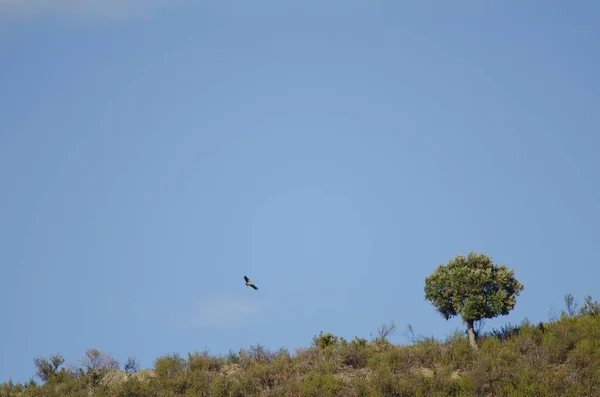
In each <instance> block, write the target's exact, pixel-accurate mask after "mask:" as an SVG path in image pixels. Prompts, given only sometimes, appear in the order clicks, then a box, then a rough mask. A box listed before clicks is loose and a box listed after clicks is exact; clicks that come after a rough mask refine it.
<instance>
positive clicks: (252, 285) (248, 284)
mask: <svg viewBox="0 0 600 397" xmlns="http://www.w3.org/2000/svg"><path fill="white" fill-rule="evenodd" d="M244 280H246V285H247V286H248V287H252V288H254V289H258V287H257V286H256V285H254V284H253V283H252V281H250V279H249V278H248V277H247V276H244Z"/></svg>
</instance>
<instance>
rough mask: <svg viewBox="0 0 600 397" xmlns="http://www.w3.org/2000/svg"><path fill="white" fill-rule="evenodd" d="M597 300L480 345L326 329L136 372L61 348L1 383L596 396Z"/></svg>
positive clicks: (110, 394)
mask: <svg viewBox="0 0 600 397" xmlns="http://www.w3.org/2000/svg"><path fill="white" fill-rule="evenodd" d="M594 303H595V302H593V301H592V300H591V298H590V299H588V300H587V301H586V305H587V306H586V307H588V308H589V309H587V308H586V310H585V311H584V310H581V309H580V310H579V314H577V313H574V314H573V313H572V315H571V316H569V315H568V314H567V313H565V314H564V315H563V316H562V318H560V319H556V320H553V321H550V322H547V323H539V324H532V323H530V322H529V321H527V320H523V321H522V322H521V323H520V324H518V325H511V324H508V325H506V326H504V327H502V328H501V329H500V330H492V331H491V332H489V333H487V334H482V335H481V336H480V345H481V346H480V349H479V350H478V351H474V350H473V349H471V348H470V343H469V339H468V338H467V337H466V336H465V334H464V332H459V331H456V332H455V333H453V334H452V335H449V336H448V337H447V338H445V339H444V340H436V339H434V338H431V337H430V338H423V337H420V338H417V339H415V340H414V342H413V343H412V344H411V345H408V346H401V345H393V344H391V343H389V342H388V341H385V342H384V341H383V339H385V338H381V335H378V336H377V337H375V338H374V339H373V340H371V341H367V340H366V339H364V338H358V337H355V338H353V339H352V340H349V341H347V340H345V339H344V338H341V337H336V336H335V335H333V334H323V333H320V334H319V335H318V336H315V337H314V338H313V343H312V344H311V346H310V347H308V348H306V349H299V350H297V351H296V352H295V354H294V355H292V354H290V352H289V351H288V350H286V349H284V348H281V349H279V350H277V351H275V352H271V351H269V350H268V349H266V348H265V347H263V346H261V345H256V346H251V347H250V348H249V349H247V350H243V349H242V350H240V351H239V352H238V353H234V352H233V351H230V353H229V354H228V355H226V356H224V357H221V356H213V355H210V354H209V353H208V352H207V351H204V352H195V353H188V354H187V359H184V358H182V357H180V356H179V355H177V354H172V355H166V356H162V357H159V358H158V359H156V361H155V363H154V369H150V370H149V369H145V370H140V371H136V372H133V371H120V370H118V369H115V368H114V366H113V364H110V363H113V362H115V361H116V360H114V359H112V358H111V357H110V356H109V355H106V354H104V353H101V352H97V353H96V352H94V351H92V350H90V351H89V354H86V357H87V360H84V361H85V365H84V366H83V367H82V368H79V369H76V370H74V369H65V368H61V365H62V363H63V362H64V360H62V358H61V357H60V356H58V355H57V356H53V357H56V358H55V359H53V357H50V358H48V359H39V360H37V361H35V363H36V365H35V368H36V370H40V368H42V369H43V373H45V374H47V380H46V381H45V383H43V384H37V383H36V382H34V381H33V380H31V381H30V382H27V383H24V384H18V383H17V384H15V383H14V382H12V381H8V382H6V383H4V384H0V397H59V396H60V397H63V396H65V397H90V396H95V397H141V396H144V397H182V396H185V397H196V396H224V397H225V396H226V397H245V396H248V397H252V396H317V397H318V396H434V397H436V396H440V397H441V396H457V397H458V396H460V397H466V396H596V395H600V316H598V315H596V314H595V311H594V310H595V309H594V306H593V304H594ZM584 306H585V305H584ZM130 361H131V360H130ZM103 363H104V364H103ZM45 376H46V375H45Z"/></svg>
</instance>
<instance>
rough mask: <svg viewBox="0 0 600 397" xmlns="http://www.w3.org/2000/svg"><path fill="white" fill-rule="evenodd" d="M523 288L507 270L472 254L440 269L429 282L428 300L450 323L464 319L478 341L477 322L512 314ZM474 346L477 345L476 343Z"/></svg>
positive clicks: (426, 282) (427, 286)
mask: <svg viewBox="0 0 600 397" xmlns="http://www.w3.org/2000/svg"><path fill="white" fill-rule="evenodd" d="M522 290H523V285H522V284H521V283H520V282H519V281H517V280H516V279H515V277H514V272H513V271H512V270H509V269H508V268H507V267H506V266H504V265H501V266H498V265H495V264H494V263H493V261H492V258H490V257H489V256H486V255H483V254H476V253H474V252H470V253H469V254H468V256H467V257H465V256H464V255H458V256H457V257H455V258H454V259H452V260H451V261H450V262H448V264H447V265H439V266H438V268H437V269H436V270H435V272H433V273H432V274H431V275H430V276H429V277H427V278H426V279H425V299H427V300H429V301H430V302H431V303H432V304H433V306H435V308H436V309H437V311H438V312H439V313H440V314H441V315H442V316H443V317H444V318H445V319H446V320H448V319H450V318H451V317H454V316H456V315H460V316H461V317H462V319H463V321H464V322H465V323H467V324H468V327H469V333H470V337H471V338H472V339H474V338H475V333H474V328H473V324H474V323H475V322H476V321H479V320H482V319H486V318H494V317H496V316H499V315H506V314H508V313H509V312H510V311H511V310H512V309H513V308H514V307H515V304H516V297H517V296H518V295H519V294H520V292H521V291H522ZM472 342H473V341H472Z"/></svg>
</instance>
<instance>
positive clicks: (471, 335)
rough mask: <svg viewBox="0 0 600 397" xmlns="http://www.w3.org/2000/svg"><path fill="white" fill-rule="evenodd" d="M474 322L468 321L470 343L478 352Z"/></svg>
mask: <svg viewBox="0 0 600 397" xmlns="http://www.w3.org/2000/svg"><path fill="white" fill-rule="evenodd" d="M474 323H475V322H474V321H467V326H468V327H469V328H468V331H469V343H470V344H471V347H472V348H473V349H474V350H477V349H478V348H477V342H475V328H474V327H473V324H474Z"/></svg>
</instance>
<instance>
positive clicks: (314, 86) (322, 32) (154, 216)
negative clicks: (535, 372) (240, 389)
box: [0, 0, 600, 381]
mask: <svg viewBox="0 0 600 397" xmlns="http://www.w3.org/2000/svg"><path fill="white" fill-rule="evenodd" d="M46 4H47V3H45V2H42V1H29V2H28V1H23V2H17V1H16V0H9V1H5V2H2V3H1V4H0V109H1V111H0V181H1V186H2V190H1V192H2V194H1V195H0V248H1V249H0V266H1V270H2V277H0V310H1V312H2V314H3V325H2V327H0V352H1V353H0V381H6V380H8V379H9V378H12V379H13V380H15V381H25V380H27V379H29V378H30V377H31V376H33V375H34V372H35V369H34V366H33V358H34V357H35V356H49V355H50V354H53V353H57V352H58V353H61V354H62V355H63V356H64V357H65V358H66V360H67V363H69V364H77V360H78V359H79V358H80V357H81V356H82V355H83V354H84V353H85V350H86V349H87V348H96V349H99V350H101V351H104V352H106V353H111V354H112V355H114V356H115V357H116V358H117V359H119V360H121V361H124V360H126V359H127V357H128V356H135V357H137V359H138V360H139V361H140V362H141V364H142V367H151V366H152V361H153V360H154V359H155V358H157V357H159V356H161V355H164V354H170V353H175V352H177V353H180V354H182V355H186V354H187V352H194V351H198V350H200V351H201V350H204V349H209V351H210V352H211V353H214V354H218V353H226V352H227V351H228V350H229V349H230V348H232V349H234V350H237V349H239V348H248V347H249V346H250V345H256V344H258V343H260V344H262V345H263V346H266V347H268V348H271V349H277V348H279V347H281V346H284V347H286V348H288V349H289V350H290V351H292V352H293V351H294V349H295V348H296V347H301V346H303V347H305V346H308V345H309V344H310V342H311V338H312V336H313V335H315V334H318V333H319V331H321V330H323V331H324V332H333V333H335V334H337V335H340V336H344V337H346V338H352V337H353V336H354V335H358V336H362V337H367V338H368V337H369V336H370V334H371V333H374V332H375V331H376V329H377V327H378V326H379V325H380V324H382V323H384V322H385V323H389V322H390V321H391V320H395V322H396V323H397V325H398V332H397V334H396V335H395V336H394V337H393V338H392V341H393V342H396V343H407V341H408V340H407V339H406V338H405V337H403V336H402V331H404V329H405V327H406V325H407V324H411V325H412V326H413V328H414V329H415V332H416V333H417V334H422V335H427V336H430V335H433V336H435V337H437V338H443V337H445V336H446V335H449V334H451V333H452V332H453V331H454V330H455V329H457V328H461V329H462V324H461V321H460V319H458V318H456V319H452V320H450V321H445V320H444V319H443V318H442V317H441V316H440V315H439V314H437V313H436V312H435V310H434V308H433V307H432V306H431V305H430V304H429V303H428V302H426V301H425V300H424V292H423V287H424V279H425V277H427V276H428V275H429V274H430V273H431V272H432V271H434V270H435V268H436V267H437V266H438V265H439V264H442V263H444V264H445V263H447V262H448V261H449V260H450V259H452V258H453V257H454V256H456V255H458V254H461V253H462V254H466V253H467V252H469V251H476V252H483V253H486V254H488V255H490V256H492V257H493V258H494V260H495V261H496V262H497V263H498V264H506V265H507V266H509V267H510V268H512V269H514V271H515V275H516V276H517V278H518V279H519V280H520V281H521V282H522V283H523V284H524V285H525V289H524V291H523V292H522V294H521V296H520V297H519V298H518V301H517V306H516V308H515V310H514V311H513V312H512V313H511V314H510V315H508V316H506V317H500V318H498V319H495V320H493V321H490V320H488V322H487V323H486V329H487V330H489V329H491V328H492V327H493V326H500V325H503V324H505V323H507V322H509V321H510V322H512V323H518V322H520V321H521V320H522V319H524V318H525V317H527V318H529V319H530V320H531V321H547V320H548V319H549V318H550V317H551V316H552V315H553V313H558V312H559V311H560V310H562V309H563V308H564V305H563V297H564V295H565V294H567V293H572V294H573V295H575V297H576V298H577V299H578V300H579V301H580V302H581V301H583V298H584V296H586V295H588V294H591V295H592V296H593V297H594V298H600V289H599V288H598V282H597V280H598V279H599V278H600V271H599V270H598V269H599V268H598V266H597V265H598V263H597V262H598V261H597V258H598V257H599V256H600V246H599V245H598V243H597V238H598V225H599V223H600V210H599V209H598V202H600V178H598V176H597V175H598V172H599V171H600V157H599V155H598V153H599V152H600V151H599V149H600V135H599V133H598V131H599V127H600V112H598V105H599V102H600V101H599V100H600V98H599V92H600V79H598V76H597V74H598V72H597V71H598V70H600V57H599V55H598V54H599V53H598V50H597V38H598V37H599V34H600V28H599V27H598V25H597V16H598V15H599V13H600V5H599V4H598V3H597V2H596V1H591V0H581V1H577V2H567V1H563V2H541V1H536V2H534V1H519V2H517V1H499V0H487V1H475V0H457V1H452V2H451V1H418V2H417V1H412V2H408V1H406V2H401V1H397V2H396V1H366V0H364V1H362V0H352V1H341V0H340V1H316V0H303V1H296V0H289V1H285V2H283V1H274V0H270V1H266V0H265V1H255V2H243V1H241V0H229V1H218V2H217V1H202V2H195V3H192V2H188V1H185V0H180V1H177V2H174V3H173V4H170V5H166V4H165V3H164V2H160V1H148V2H141V1H119V2H117V1H112V0H111V1H107V2H104V3H102V5H97V4H95V3H93V2H89V3H87V2H86V3H83V2H82V3H80V4H76V3H74V2H71V1H67V0H60V1H56V2H55V3H53V4H54V6H53V7H52V8H49V7H48V6H47V5H46ZM245 274H247V275H248V276H250V277H251V278H252V280H253V281H254V282H255V283H256V284H257V285H258V286H259V288H260V289H259V290H258V291H254V290H252V289H250V288H247V287H245V286H244V283H243V279H242V277H243V275H245Z"/></svg>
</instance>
